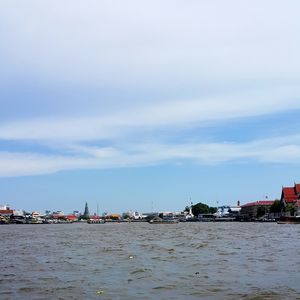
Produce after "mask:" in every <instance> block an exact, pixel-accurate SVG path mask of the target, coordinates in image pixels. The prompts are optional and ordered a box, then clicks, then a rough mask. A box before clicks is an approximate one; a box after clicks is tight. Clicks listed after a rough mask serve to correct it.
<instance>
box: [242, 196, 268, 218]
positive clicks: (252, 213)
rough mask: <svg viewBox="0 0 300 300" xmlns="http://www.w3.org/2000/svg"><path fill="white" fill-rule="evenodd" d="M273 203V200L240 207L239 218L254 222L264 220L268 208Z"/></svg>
mask: <svg viewBox="0 0 300 300" xmlns="http://www.w3.org/2000/svg"><path fill="white" fill-rule="evenodd" d="M273 203H274V201H273V200H261V201H256V202H250V203H246V204H244V205H242V206H241V211H240V214H241V218H242V219H244V220H254V219H260V218H264V217H265V216H266V215H268V214H269V212H270V207H271V206H272V204H273Z"/></svg>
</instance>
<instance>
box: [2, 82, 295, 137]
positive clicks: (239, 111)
mask: <svg viewBox="0 0 300 300" xmlns="http://www.w3.org/2000/svg"><path fill="white" fill-rule="evenodd" d="M299 98H300V90H299V88H298V87H290V88H289V89H281V88H279V89H278V88H277V89H276V88H274V89H271V90H269V89H267V90H265V89H263V90H256V91H251V92H250V91H249V92H248V93H243V94H233V95H222V96H219V97H215V98H210V99H198V100H181V101H177V100H176V101H167V102H162V103H154V104H152V105H147V106H141V107H131V108H128V109H127V110H124V111H119V112H118V111H111V112H110V113H106V114H105V115H101V114H99V115H98V116H95V115H94V114H92V115H90V116H78V117H64V118H63V117H60V118H59V117H53V118H39V119H33V120H24V121H16V122H9V123H3V124H0V139H11V140H22V139H30V140H38V141H49V140H50V141H85V140H101V139H108V140H117V139H120V138H123V139H125V138H126V137H128V136H130V135H134V134H135V133H136V132H139V131H140V132H143V130H148V129H151V130H154V132H155V130H159V129H162V128H168V129H169V130H171V129H172V128H175V129H176V128H181V127H195V126H205V124H207V123H211V122H214V123H215V122H219V121H223V120H230V119H234V118H245V117H254V116H261V115H268V114H273V113H278V112H284V111H289V110H295V109H300V101H299Z"/></svg>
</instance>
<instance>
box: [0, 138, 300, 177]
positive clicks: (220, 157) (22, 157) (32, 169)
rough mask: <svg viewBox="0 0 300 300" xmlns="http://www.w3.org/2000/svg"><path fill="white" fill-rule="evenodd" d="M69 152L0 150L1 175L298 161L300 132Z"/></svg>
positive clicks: (76, 148)
mask: <svg viewBox="0 0 300 300" xmlns="http://www.w3.org/2000/svg"><path fill="white" fill-rule="evenodd" d="M68 150H69V151H68V153H69V154H68V155H65V156H62V155H41V154H34V153H7V152H0V176H1V177H14V176H27V175H38V174H49V173H55V172H58V171H68V170H74V169H95V168H96V169H107V168H124V167H141V166H149V165H157V164H164V163H167V162H184V161H193V162H196V163H198V164H199V165H215V164H220V163H224V162H232V161H234V162H249V161H256V162H260V163H261V162H263V163H284V164H289V163H292V164H299V161H300V136H299V135H298V136H288V137H285V138H273V139H265V140H257V141H252V142H248V143H240V144H238V143H198V144H195V143H194V144H192V143H190V144H173V145H170V144H169V145H167V144H139V145H123V147H122V148H112V147H108V148H107V147H104V148H100V147H91V146H74V145H73V146H70V147H69V149H68Z"/></svg>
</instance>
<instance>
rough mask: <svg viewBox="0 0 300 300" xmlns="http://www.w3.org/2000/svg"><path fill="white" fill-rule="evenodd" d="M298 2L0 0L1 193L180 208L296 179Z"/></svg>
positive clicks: (273, 188)
mask: <svg viewBox="0 0 300 300" xmlns="http://www.w3.org/2000/svg"><path fill="white" fill-rule="evenodd" d="M299 11H300V3H299V1H296V0H295V1H293V0H286V1H277V0H264V1H258V0H251V1H247V0H245V1H239V0H228V1H221V0H210V1H204V0H200V1H199V0H197V1H195V0H185V1H183V0H182V1H181V0H172V1H171V0H165V1H158V0H151V1H148V0H145V1H138V0H127V1H124V0H113V1H112V0H85V1H83V0H72V1H71V0H61V1H50V0H28V1H26V2H20V1H17V0H9V1H8V0H2V1H0V40H1V43H0V68H1V69H0V70H1V72H0V204H6V203H8V204H10V205H11V206H12V207H14V208H20V209H25V210H28V211H32V210H40V211H44V210H46V209H47V210H48V209H49V210H52V211H53V210H64V211H66V212H72V211H73V210H81V211H83V209H84V205H85V202H88V204H89V207H90V210H91V212H95V211H96V208H97V204H98V205H99V210H100V212H104V211H107V212H124V211H128V210H137V211H144V212H145V211H154V210H155V211H159V210H160V211H162V210H165V211H178V210H182V209H184V207H185V206H186V205H189V204H190V203H191V202H193V203H197V202H203V203H207V204H209V205H211V206H217V205H221V204H228V205H234V204H236V202H237V201H238V200H239V201H240V202H241V203H242V204H243V203H247V202H250V201H257V200H262V199H265V198H266V197H268V198H269V199H275V198H279V197H280V194H281V188H282V185H284V186H292V185H293V184H294V182H300V175H299V165H300V163H299V162H300V132H299V128H300V119H299V112H300V59H299V53H300V35H299V32H300V19H299Z"/></svg>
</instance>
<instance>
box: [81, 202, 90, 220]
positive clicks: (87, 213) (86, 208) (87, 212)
mask: <svg viewBox="0 0 300 300" xmlns="http://www.w3.org/2000/svg"><path fill="white" fill-rule="evenodd" d="M83 217H84V218H85V219H88V218H89V217H90V212H89V207H88V204H87V202H86V203H85V208H84V213H83Z"/></svg>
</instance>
